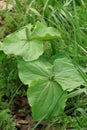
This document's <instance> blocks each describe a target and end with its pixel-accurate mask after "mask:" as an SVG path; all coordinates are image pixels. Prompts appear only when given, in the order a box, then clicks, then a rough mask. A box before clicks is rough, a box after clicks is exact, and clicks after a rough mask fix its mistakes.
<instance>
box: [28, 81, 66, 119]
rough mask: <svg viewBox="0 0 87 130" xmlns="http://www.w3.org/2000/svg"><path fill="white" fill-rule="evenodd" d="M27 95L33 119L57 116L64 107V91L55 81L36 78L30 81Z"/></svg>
mask: <svg viewBox="0 0 87 130" xmlns="http://www.w3.org/2000/svg"><path fill="white" fill-rule="evenodd" d="M27 96H28V100H29V103H30V105H31V107H32V112H33V118H34V120H41V119H48V118H52V117H54V116H57V115H59V114H61V113H62V112H63V109H64V107H65V101H66V92H64V91H63V90H62V88H61V86H60V85H59V84H58V83H57V82H55V81H53V82H52V81H50V80H36V81H33V82H31V84H30V87H29V89H28V92H27Z"/></svg>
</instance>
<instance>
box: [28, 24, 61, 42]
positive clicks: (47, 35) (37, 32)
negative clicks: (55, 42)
mask: <svg viewBox="0 0 87 130" xmlns="http://www.w3.org/2000/svg"><path fill="white" fill-rule="evenodd" d="M60 37H61V35H60V33H59V31H58V30H57V29H55V28H53V27H47V26H46V25H45V24H43V23H41V22H37V24H36V26H35V28H34V30H33V32H32V34H31V39H41V40H46V39H47V40H49V39H54V38H60Z"/></svg>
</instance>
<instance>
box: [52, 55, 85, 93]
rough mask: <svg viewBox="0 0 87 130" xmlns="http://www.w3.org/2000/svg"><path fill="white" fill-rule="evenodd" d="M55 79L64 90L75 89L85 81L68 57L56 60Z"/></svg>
mask: <svg viewBox="0 0 87 130" xmlns="http://www.w3.org/2000/svg"><path fill="white" fill-rule="evenodd" d="M54 73H55V81H57V82H58V83H59V84H60V85H61V86H62V88H63V90H69V91H71V90H73V89H74V88H76V87H78V86H80V85H81V84H83V83H84V80H83V78H82V77H81V75H80V73H79V72H78V71H77V70H76V68H75V67H74V65H73V64H72V63H71V62H70V61H69V60H68V59H67V58H59V59H56V60H55V62H54Z"/></svg>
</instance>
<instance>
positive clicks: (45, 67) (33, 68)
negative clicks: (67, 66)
mask: <svg viewBox="0 0 87 130" xmlns="http://www.w3.org/2000/svg"><path fill="white" fill-rule="evenodd" d="M18 69H19V77H20V79H21V81H22V82H23V83H24V84H29V83H30V82H31V81H32V80H36V79H43V80H45V79H47V78H49V77H51V75H52V65H51V64H50V63H48V62H46V61H42V60H40V59H38V60H36V61H32V62H25V61H24V60H22V59H20V60H18Z"/></svg>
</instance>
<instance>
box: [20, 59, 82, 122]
mask: <svg viewBox="0 0 87 130" xmlns="http://www.w3.org/2000/svg"><path fill="white" fill-rule="evenodd" d="M18 69H19V77H20V79H21V80H22V82H23V83H25V84H29V90H28V100H29V102H30V105H31V107H32V112H33V117H34V119H35V120H42V119H43V118H50V117H54V116H57V115H59V114H60V113H61V111H62V110H63V109H64V106H65V101H66V93H65V91H66V90H68V91H71V90H73V89H74V88H77V87H78V86H79V85H81V84H82V83H83V82H84V81H83V79H82V77H81V76H80V74H79V72H78V71H77V70H76V68H75V67H74V65H73V64H72V63H71V62H70V61H69V60H68V59H67V58H59V59H56V60H55V61H54V64H53V65H52V64H50V63H49V62H46V61H43V60H41V59H38V60H36V61H32V62H25V61H23V60H22V59H21V60H20V61H19V62H18Z"/></svg>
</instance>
